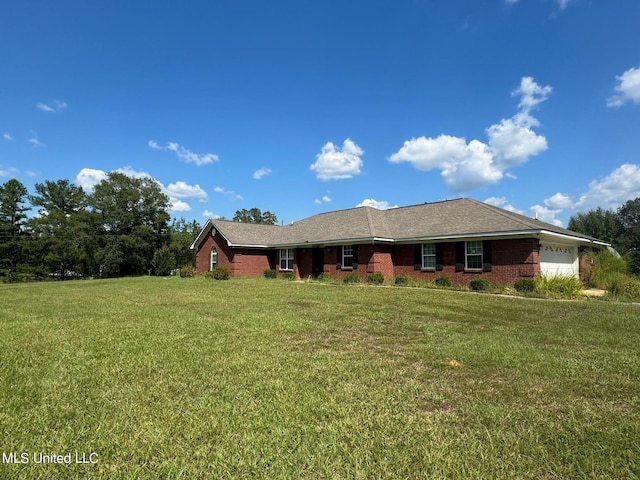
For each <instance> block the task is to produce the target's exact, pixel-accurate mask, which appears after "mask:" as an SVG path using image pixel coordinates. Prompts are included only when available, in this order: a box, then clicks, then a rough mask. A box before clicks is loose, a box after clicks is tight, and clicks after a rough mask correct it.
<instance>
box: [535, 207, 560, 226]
mask: <svg viewBox="0 0 640 480" xmlns="http://www.w3.org/2000/svg"><path fill="white" fill-rule="evenodd" d="M530 210H531V211H532V212H533V213H534V216H535V218H537V219H538V220H541V221H543V222H547V223H551V224H553V225H556V226H558V227H562V220H559V219H557V218H556V215H558V214H560V213H562V209H553V208H548V207H543V206H542V205H534V206H533V207H531V208H530Z"/></svg>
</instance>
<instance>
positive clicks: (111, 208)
mask: <svg viewBox="0 0 640 480" xmlns="http://www.w3.org/2000/svg"><path fill="white" fill-rule="evenodd" d="M33 210H35V212H33ZM168 210H169V197H168V196H167V195H165V194H164V193H163V192H162V190H161V188H160V185H159V184H158V183H157V182H156V181H155V180H153V179H151V178H132V177H129V176H127V175H124V174H122V173H118V172H112V173H109V174H108V176H107V178H106V179H104V180H102V181H101V182H100V183H98V184H97V185H96V186H95V189H94V191H93V192H92V193H87V192H86V191H84V190H83V188H82V187H80V186H77V185H75V184H73V183H71V182H70V181H69V180H57V181H49V180H47V181H45V182H44V183H37V184H36V185H35V194H33V195H30V194H29V193H28V191H27V188H26V187H25V186H24V185H23V184H22V183H21V182H20V181H18V180H17V179H11V180H9V181H7V182H6V183H4V184H2V185H0V277H1V278H2V279H4V280H5V281H7V280H8V281H14V280H20V279H37V278H49V277H55V278H61V279H64V278H69V277H118V276H126V275H141V274H148V273H152V272H154V273H158V274H167V273H168V271H167V270H171V269H174V268H177V267H180V266H183V265H193V264H194V263H195V253H194V252H193V251H191V250H190V249H189V247H190V245H191V243H192V242H193V239H194V238H195V236H196V235H197V233H198V231H199V230H200V225H198V223H197V222H195V221H193V222H187V221H185V220H184V219H180V220H175V219H174V220H173V222H171V223H170V220H171V217H170V215H169V213H168ZM29 213H31V215H29Z"/></svg>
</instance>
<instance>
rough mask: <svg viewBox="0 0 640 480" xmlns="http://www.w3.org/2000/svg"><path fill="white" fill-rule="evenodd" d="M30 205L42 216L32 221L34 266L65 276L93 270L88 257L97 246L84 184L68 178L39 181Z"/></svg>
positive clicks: (30, 222) (87, 272)
mask: <svg viewBox="0 0 640 480" xmlns="http://www.w3.org/2000/svg"><path fill="white" fill-rule="evenodd" d="M35 190H36V194H35V195H32V196H31V197H30V199H31V204H32V205H33V206H34V207H39V208H40V210H39V212H38V213H39V215H38V216H37V217H35V218H32V219H31V220H30V221H29V227H30V230H31V233H32V237H33V241H32V243H31V245H30V253H31V255H30V256H31V259H32V265H33V266H34V268H36V269H37V268H38V267H39V266H40V264H43V267H44V269H45V271H47V272H49V273H55V274H56V275H57V276H58V277H59V278H61V279H65V278H66V277H67V275H68V274H69V273H70V272H71V271H73V272H74V273H81V274H84V275H87V274H89V273H90V270H91V269H90V267H89V263H90V262H87V260H88V258H89V257H90V256H91V252H92V250H93V249H92V247H93V245H94V239H93V235H92V234H93V232H92V231H91V227H90V222H89V221H88V220H89V219H88V216H87V212H86V210H85V208H86V205H87V195H86V194H85V192H84V190H83V189H82V187H79V186H76V185H74V184H72V183H70V182H69V180H58V181H57V182H52V181H50V180H47V181H46V182H45V183H36V185H35Z"/></svg>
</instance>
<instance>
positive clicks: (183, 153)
mask: <svg viewBox="0 0 640 480" xmlns="http://www.w3.org/2000/svg"><path fill="white" fill-rule="evenodd" d="M147 145H149V147H151V148H153V149H154V150H165V151H171V152H173V153H175V154H176V155H177V157H178V158H179V159H180V160H182V161H183V162H186V163H195V164H196V165H197V166H201V165H206V164H208V163H213V162H217V161H218V160H219V158H218V155H216V154H215V153H194V152H192V151H190V150H188V149H186V148H184V147H183V146H182V145H180V144H178V143H175V142H169V143H167V146H166V147H163V146H161V145H159V144H158V143H157V142H155V141H154V140H149V142H147Z"/></svg>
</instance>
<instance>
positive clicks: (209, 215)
mask: <svg viewBox="0 0 640 480" xmlns="http://www.w3.org/2000/svg"><path fill="white" fill-rule="evenodd" d="M202 216H203V217H206V218H213V219H216V218H222V217H221V216H220V215H217V214H215V213H213V212H212V211H211V210H205V211H204V212H202Z"/></svg>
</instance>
